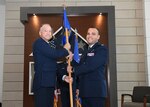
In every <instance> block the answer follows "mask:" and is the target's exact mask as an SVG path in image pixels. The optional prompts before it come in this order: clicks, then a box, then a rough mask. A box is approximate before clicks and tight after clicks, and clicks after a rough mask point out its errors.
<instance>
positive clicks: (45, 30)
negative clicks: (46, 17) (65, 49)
mask: <svg viewBox="0 0 150 107" xmlns="http://www.w3.org/2000/svg"><path fill="white" fill-rule="evenodd" d="M39 34H40V36H41V38H43V39H44V40H46V41H49V40H50V39H51V38H52V28H51V27H50V26H49V25H44V26H43V27H42V29H41V31H40V32H39Z"/></svg>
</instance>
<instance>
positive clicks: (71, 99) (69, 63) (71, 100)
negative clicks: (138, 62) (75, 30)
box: [65, 28, 73, 107]
mask: <svg viewBox="0 0 150 107" xmlns="http://www.w3.org/2000/svg"><path fill="white" fill-rule="evenodd" d="M65 33H66V43H69V38H68V29H67V28H65ZM68 66H71V61H70V58H69V59H68ZM68 75H69V78H71V71H69V73H68ZM69 92H70V107H73V95H72V82H69Z"/></svg>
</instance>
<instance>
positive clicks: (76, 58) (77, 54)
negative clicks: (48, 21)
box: [62, 8, 80, 63]
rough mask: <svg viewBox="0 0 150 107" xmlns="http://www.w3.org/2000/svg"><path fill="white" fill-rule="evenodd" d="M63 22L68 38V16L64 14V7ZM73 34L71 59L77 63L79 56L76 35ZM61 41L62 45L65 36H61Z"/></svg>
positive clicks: (69, 30) (64, 41) (69, 29)
mask: <svg viewBox="0 0 150 107" xmlns="http://www.w3.org/2000/svg"><path fill="white" fill-rule="evenodd" d="M63 19H64V20H63V24H64V28H65V29H67V30H68V32H70V33H69V38H70V36H71V27H70V23H69V21H68V18H67V14H66V9H65V8H64V14H63ZM73 36H74V57H73V59H74V60H75V61H76V62H77V63H79V61H80V57H79V49H78V40H77V37H76V34H74V35H73ZM62 43H63V45H64V44H65V43H66V36H63V38H62Z"/></svg>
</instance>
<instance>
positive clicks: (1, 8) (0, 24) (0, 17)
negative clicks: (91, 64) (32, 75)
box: [0, 4, 5, 102]
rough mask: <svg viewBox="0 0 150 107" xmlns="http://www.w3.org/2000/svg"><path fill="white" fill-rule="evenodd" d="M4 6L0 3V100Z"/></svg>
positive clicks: (0, 90) (0, 89) (0, 94)
mask: <svg viewBox="0 0 150 107" xmlns="http://www.w3.org/2000/svg"><path fill="white" fill-rule="evenodd" d="M4 31H5V6H4V5H2V4H0V102H2V88H3V58H4Z"/></svg>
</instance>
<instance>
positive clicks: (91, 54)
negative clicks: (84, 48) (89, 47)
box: [87, 52, 95, 56]
mask: <svg viewBox="0 0 150 107" xmlns="http://www.w3.org/2000/svg"><path fill="white" fill-rule="evenodd" d="M94 55H95V54H94V53H93V52H92V53H87V56H94Z"/></svg>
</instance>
